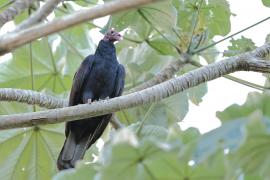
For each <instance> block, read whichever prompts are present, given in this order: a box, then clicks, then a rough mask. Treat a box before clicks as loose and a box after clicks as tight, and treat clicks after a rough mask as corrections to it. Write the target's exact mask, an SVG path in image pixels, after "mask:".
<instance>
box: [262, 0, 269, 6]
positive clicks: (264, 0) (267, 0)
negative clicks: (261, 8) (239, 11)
mask: <svg viewBox="0 0 270 180" xmlns="http://www.w3.org/2000/svg"><path fill="white" fill-rule="evenodd" d="M262 3H263V5H265V6H266V7H270V1H269V0H262Z"/></svg>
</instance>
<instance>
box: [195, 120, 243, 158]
mask: <svg viewBox="0 0 270 180" xmlns="http://www.w3.org/2000/svg"><path fill="white" fill-rule="evenodd" d="M245 125H246V119H236V120H233V121H229V122H225V123H223V124H222V126H221V127H219V128H217V129H214V130H212V131H210V132H208V133H206V134H203V135H202V136H201V138H200V139H199V140H198V144H197V148H196V150H195V151H194V154H193V158H194V160H195V161H196V162H203V161H205V160H206V159H207V158H208V157H209V156H211V155H213V154H215V153H216V152H217V151H218V150H222V151H223V150H225V149H227V150H229V151H236V150H237V149H238V148H240V146H241V145H242V144H243V143H244V141H245V138H246V132H245V131H243V129H244V128H245Z"/></svg>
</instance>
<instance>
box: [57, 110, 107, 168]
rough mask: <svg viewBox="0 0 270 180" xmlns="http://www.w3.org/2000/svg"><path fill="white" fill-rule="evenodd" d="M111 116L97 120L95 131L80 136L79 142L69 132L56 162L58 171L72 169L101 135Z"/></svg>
mask: <svg viewBox="0 0 270 180" xmlns="http://www.w3.org/2000/svg"><path fill="white" fill-rule="evenodd" d="M111 116H112V115H111V114H108V115H104V116H102V120H101V119H99V120H98V121H99V122H100V123H99V124H98V126H97V128H96V129H95V131H94V132H92V133H90V134H88V135H85V136H82V137H81V138H80V139H79V140H78V138H76V136H75V133H74V132H72V131H69V133H68V136H67V138H66V140H65V143H64V146H63V148H62V150H61V152H60V154H59V157H58V160H57V167H58V169H59V170H63V169H69V168H74V166H75V163H76V161H78V160H80V159H83V156H84V154H85V151H86V150H87V149H88V148H89V147H90V146H91V145H92V144H94V143H95V142H96V140H97V139H98V138H99V137H100V136H101V135H102V133H103V131H104V130H105V128H106V126H107V125H108V123H109V120H110V118H111Z"/></svg>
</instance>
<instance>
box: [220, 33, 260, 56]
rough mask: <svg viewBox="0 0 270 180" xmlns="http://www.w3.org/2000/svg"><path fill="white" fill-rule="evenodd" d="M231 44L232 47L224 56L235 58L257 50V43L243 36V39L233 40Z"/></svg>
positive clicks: (229, 47)
mask: <svg viewBox="0 0 270 180" xmlns="http://www.w3.org/2000/svg"><path fill="white" fill-rule="evenodd" d="M230 42H231V46H228V50H227V51H225V52H224V56H235V55H238V54H241V53H244V52H247V51H251V50H253V49H255V48H256V46H255V43H254V42H253V41H252V40H251V39H248V38H245V37H244V36H241V39H237V40H235V39H232V40H230Z"/></svg>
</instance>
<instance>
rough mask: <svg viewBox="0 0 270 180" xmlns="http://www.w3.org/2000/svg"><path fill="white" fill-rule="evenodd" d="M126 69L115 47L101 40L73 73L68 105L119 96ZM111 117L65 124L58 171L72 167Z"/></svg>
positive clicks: (122, 87)
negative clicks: (93, 52)
mask: <svg viewBox="0 0 270 180" xmlns="http://www.w3.org/2000/svg"><path fill="white" fill-rule="evenodd" d="M124 83H125V69H124V67H123V66H122V65H121V64H119V63H118V61H117V58H116V52H115V46H114V44H113V43H112V42H110V41H105V40H101V41H100V42H99V45H98V47H97V50H96V53H95V54H94V55H90V56H88V57H86V58H85V60H84V61H83V62H82V64H81V65H80V67H79V69H78V71H77V72H76V74H75V76H74V80H73V85H72V88H71V92H70V98H69V106H74V105H77V104H82V103H87V102H88V99H91V101H95V100H99V99H105V98H107V97H109V98H113V97H117V96H120V95H121V94H122V92H123V89H124ZM111 116H112V114H107V115H103V116H98V117H93V118H87V119H82V120H78V121H71V122H68V123H66V131H65V133H66V140H65V143H64V146H63V148H62V150H61V152H60V155H59V157H58V160H57V167H58V169H59V170H62V169H67V168H73V167H74V165H75V162H76V161H77V160H79V159H82V158H83V156H84V154H85V151H86V150H87V149H88V148H89V147H90V146H91V145H92V144H94V143H95V142H96V140H97V139H98V138H99V137H100V136H101V135H102V133H103V131H104V130H105V128H106V126H107V124H108V123H109V120H110V118H111Z"/></svg>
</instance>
